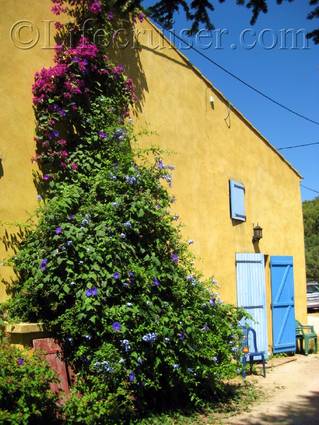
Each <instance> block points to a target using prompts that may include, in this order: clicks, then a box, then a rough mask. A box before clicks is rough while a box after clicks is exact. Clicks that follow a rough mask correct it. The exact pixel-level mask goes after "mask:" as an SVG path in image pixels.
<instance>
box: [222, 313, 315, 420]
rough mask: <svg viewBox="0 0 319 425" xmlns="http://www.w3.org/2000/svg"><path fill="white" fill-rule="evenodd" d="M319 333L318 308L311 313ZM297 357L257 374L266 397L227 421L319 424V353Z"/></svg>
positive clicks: (309, 320) (312, 323)
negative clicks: (265, 375) (259, 374)
mask: <svg viewBox="0 0 319 425" xmlns="http://www.w3.org/2000/svg"><path fill="white" fill-rule="evenodd" d="M308 323H309V324H311V325H314V326H315V330H316V331H317V333H319V312H318V311H317V312H313V313H311V314H309V315H308ZM295 357H296V361H293V362H290V363H286V364H283V365H281V366H278V367H276V368H273V369H272V370H269V371H267V378H266V379H264V378H263V377H261V376H258V377H256V378H255V379H256V383H257V385H258V386H259V387H260V388H261V389H262V390H263V391H264V393H265V399H264V400H262V401H261V402H260V403H258V404H256V405H254V406H253V407H252V408H251V410H250V411H249V412H246V413H244V414H240V415H236V416H233V417H231V418H228V419H227V421H225V422H223V424H224V425H265V424H273V425H319V354H310V355H309V356H303V355H296V356H295Z"/></svg>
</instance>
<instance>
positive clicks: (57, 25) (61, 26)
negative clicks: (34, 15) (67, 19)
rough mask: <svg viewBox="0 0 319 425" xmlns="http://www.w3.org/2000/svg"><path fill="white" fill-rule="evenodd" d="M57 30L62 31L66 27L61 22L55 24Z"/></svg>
mask: <svg viewBox="0 0 319 425" xmlns="http://www.w3.org/2000/svg"><path fill="white" fill-rule="evenodd" d="M54 26H55V29H56V30H58V31H60V30H61V29H62V28H64V25H63V24H61V22H55V23H54Z"/></svg>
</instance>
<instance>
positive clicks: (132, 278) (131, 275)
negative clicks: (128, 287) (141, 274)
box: [128, 272, 135, 283]
mask: <svg viewBox="0 0 319 425" xmlns="http://www.w3.org/2000/svg"><path fill="white" fill-rule="evenodd" d="M128 276H129V279H130V283H134V278H135V275H134V273H133V272H128Z"/></svg>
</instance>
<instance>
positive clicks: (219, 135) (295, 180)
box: [121, 22, 307, 341]
mask: <svg viewBox="0 0 319 425" xmlns="http://www.w3.org/2000/svg"><path fill="white" fill-rule="evenodd" d="M137 34H138V35H137V37H138V40H139V42H140V49H139V52H138V58H139V61H138V63H140V64H142V67H141V68H140V69H138V68H135V69H134V67H133V66H132V64H131V63H128V64H127V67H128V70H130V69H132V70H133V71H135V73H136V76H135V77H136V78H137V81H139V82H142V83H143V84H142V86H143V87H144V89H143V91H142V92H140V93H139V94H140V96H141V105H140V109H141V112H138V113H137V117H136V122H137V127H138V128H139V129H149V130H151V131H153V132H154V133H155V134H152V135H147V136H144V137H143V138H142V143H143V144H144V145H145V146H149V145H150V144H156V145H159V146H160V147H161V148H163V149H165V150H168V151H170V152H172V153H171V154H168V155H164V157H165V160H166V162H168V163H173V164H174V165H175V166H176V171H175V172H174V185H173V190H172V191H173V193H174V194H175V195H176V198H177V200H176V204H175V205H174V209H173V210H174V212H175V213H177V214H179V215H180V217H181V222H182V223H183V225H185V227H184V230H183V233H184V235H185V238H187V239H193V240H194V241H195V243H194V245H193V246H192V250H193V252H194V253H195V255H196V258H197V266H198V268H199V269H200V270H201V271H202V272H203V273H204V275H205V276H211V275H213V276H214V277H215V279H217V281H218V282H219V283H220V293H221V296H222V299H224V300H225V301H227V302H231V303H236V277H235V273H236V269H235V253H253V252H259V251H260V252H261V253H264V254H265V255H267V256H271V255H292V256H293V257H294V273H295V307H296V317H297V318H299V319H300V320H301V321H304V322H306V320H307V317H306V275H305V257H304V237H303V217H302V206H301V205H302V204H301V194H300V177H299V176H298V174H297V173H296V172H295V171H294V170H293V168H292V167H291V166H290V165H289V164H288V163H287V162H286V161H285V160H284V159H283V158H282V157H281V156H280V155H279V154H278V152H277V151H275V149H273V148H272V147H271V146H270V145H269V143H268V142H267V141H266V140H265V139H264V138H263V137H262V136H261V135H260V134H259V133H258V132H257V131H256V130H254V128H253V127H252V126H251V125H250V124H249V123H248V122H247V121H246V120H245V119H244V118H243V117H242V116H241V115H240V114H239V113H238V112H236V111H235V110H234V109H233V108H230V109H229V106H228V102H227V101H226V100H225V99H224V98H223V96H222V95H221V94H220V93H219V92H218V91H217V90H215V89H213V88H212V86H211V84H210V83H209V82H208V81H206V80H205V79H204V78H203V77H201V76H200V74H199V73H198V72H197V71H196V70H194V68H193V67H191V66H190V65H189V63H188V62H187V60H185V58H184V57H183V56H181V55H180V54H179V53H178V52H176V51H175V49H173V48H172V47H171V46H170V44H168V43H167V42H166V41H165V40H164V39H163V37H162V36H161V34H160V33H159V32H158V31H157V30H156V29H154V27H153V26H152V25H151V24H149V23H147V22H146V23H144V24H143V25H142V26H139V27H138V30H137ZM152 46H153V47H154V48H151V47H152ZM121 56H122V59H124V60H125V58H127V57H129V56H128V55H126V54H125V53H123V52H122V53H121ZM133 74H134V72H133ZM211 95H213V97H214V100H215V101H214V108H212V107H211V105H210V96H211ZM265 119H267V117H265ZM230 178H232V179H235V180H238V181H241V182H242V183H243V184H244V185H245V189H246V214H247V221H246V222H245V223H241V224H237V225H233V223H232V220H231V219H230V211H229V189H228V184H229V179H230ZM257 223H259V224H260V225H261V226H262V227H263V230H264V231H263V234H264V237H263V239H262V240H261V241H260V243H259V246H254V244H253V243H252V233H253V224H257ZM258 249H259V251H258ZM266 268H267V269H268V268H269V261H268V262H266ZM266 279H267V301H268V302H267V304H268V307H269V308H268V323H269V324H271V311H270V300H271V290H270V273H269V270H266ZM269 330H271V326H269ZM269 340H270V341H271V332H270V331H269Z"/></svg>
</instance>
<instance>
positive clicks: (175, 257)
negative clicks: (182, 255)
mask: <svg viewBox="0 0 319 425" xmlns="http://www.w3.org/2000/svg"><path fill="white" fill-rule="evenodd" d="M171 260H172V261H173V263H175V264H178V261H179V256H178V255H177V254H176V253H175V252H173V253H172V254H171Z"/></svg>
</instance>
